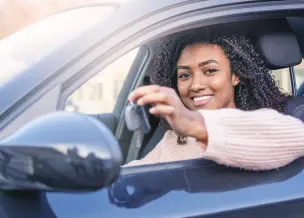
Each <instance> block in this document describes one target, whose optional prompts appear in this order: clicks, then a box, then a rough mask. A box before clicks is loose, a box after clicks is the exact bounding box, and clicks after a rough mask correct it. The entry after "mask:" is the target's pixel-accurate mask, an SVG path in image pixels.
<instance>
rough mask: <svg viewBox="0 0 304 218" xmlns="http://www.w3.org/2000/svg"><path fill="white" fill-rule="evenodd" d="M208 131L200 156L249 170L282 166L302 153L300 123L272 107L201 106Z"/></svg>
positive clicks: (303, 143) (303, 136)
mask: <svg viewBox="0 0 304 218" xmlns="http://www.w3.org/2000/svg"><path fill="white" fill-rule="evenodd" d="M199 112H200V114H201V115H202V116H203V118H204V124H202V125H205V126H206V129H207V132H208V142H207V147H206V145H203V146H204V147H206V152H205V154H204V157H206V158H208V159H211V160H214V161H216V162H217V163H220V164H224V165H228V166H233V167H239V168H243V169H249V170H268V169H274V168H279V167H281V166H284V165H286V164H288V163H290V162H292V161H293V160H295V159H297V158H299V157H301V156H303V155H304V124H303V123H302V121H300V120H298V119H296V118H294V117H291V116H288V115H283V114H280V113H279V112H277V111H275V110H272V109H260V110H255V111H241V110H238V109H220V110H201V111H199Z"/></svg>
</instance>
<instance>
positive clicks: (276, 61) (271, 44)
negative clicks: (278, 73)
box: [257, 32, 302, 70]
mask: <svg viewBox="0 0 304 218" xmlns="http://www.w3.org/2000/svg"><path fill="white" fill-rule="evenodd" d="M257 47H258V49H259V51H260V53H261V55H262V57H263V59H264V61H265V64H266V66H267V67H268V68H269V69H270V70H276V69H281V68H286V67H291V66H295V65H298V64H300V63H301V61H302V55H301V51H300V47H299V44H298V40H297V38H296V36H295V35H294V34H293V33H291V32H286V33H271V34H265V35H262V36H260V37H259V38H258V40H257Z"/></svg>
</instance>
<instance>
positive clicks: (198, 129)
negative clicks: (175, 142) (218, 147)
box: [189, 111, 208, 145]
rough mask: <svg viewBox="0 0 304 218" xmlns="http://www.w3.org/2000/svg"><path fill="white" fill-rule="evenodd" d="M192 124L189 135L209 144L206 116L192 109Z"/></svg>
mask: <svg viewBox="0 0 304 218" xmlns="http://www.w3.org/2000/svg"><path fill="white" fill-rule="evenodd" d="M191 120H192V121H191V122H190V123H191V124H190V128H189V130H190V132H189V136H190V137H193V138H196V139H197V140H198V141H200V142H202V143H204V144H206V145H207V144H208V132H207V129H206V125H205V120H204V117H203V116H202V115H201V114H200V113H199V112H197V111H191Z"/></svg>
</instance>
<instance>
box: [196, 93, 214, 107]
mask: <svg viewBox="0 0 304 218" xmlns="http://www.w3.org/2000/svg"><path fill="white" fill-rule="evenodd" d="M203 96H210V98H208V99H205V100H200V101H194V100H193V99H194V98H195V97H203ZM213 97H214V95H200V96H194V97H191V100H192V103H193V105H194V106H195V107H200V106H203V105H206V104H208V103H209V102H210V100H211V99H212V98H213Z"/></svg>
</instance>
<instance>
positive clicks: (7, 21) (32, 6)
mask: <svg viewBox="0 0 304 218" xmlns="http://www.w3.org/2000/svg"><path fill="white" fill-rule="evenodd" d="M84 1H86V0H0V12H1V13H0V38H3V37H6V36H8V35H10V34H12V33H14V32H16V31H17V30H19V29H20V28H22V27H24V26H26V25H28V24H30V23H33V22H35V21H37V20H39V19H41V18H43V17H46V16H48V15H50V14H53V13H55V12H57V11H60V10H63V9H65V8H68V7H72V6H74V5H76V4H79V3H81V2H84Z"/></svg>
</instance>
